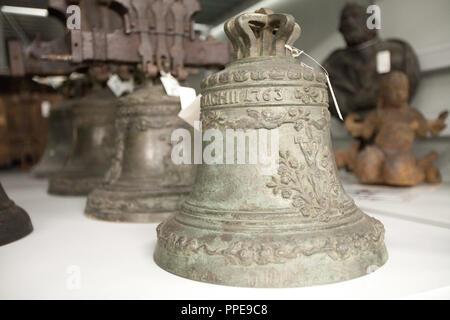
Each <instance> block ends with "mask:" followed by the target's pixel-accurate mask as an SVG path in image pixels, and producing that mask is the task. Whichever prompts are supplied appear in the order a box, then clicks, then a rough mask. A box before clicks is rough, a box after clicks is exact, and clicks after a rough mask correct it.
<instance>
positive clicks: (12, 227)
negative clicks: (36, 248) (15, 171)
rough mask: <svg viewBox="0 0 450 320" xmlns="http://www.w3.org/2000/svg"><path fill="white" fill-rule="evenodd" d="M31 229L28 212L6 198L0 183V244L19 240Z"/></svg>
mask: <svg viewBox="0 0 450 320" xmlns="http://www.w3.org/2000/svg"><path fill="white" fill-rule="evenodd" d="M32 231H33V225H32V224H31V220H30V217H29V216H28V214H27V213H26V212H25V210H23V209H22V208H20V207H18V206H16V205H15V204H14V202H13V201H11V200H10V199H9V198H8V196H7V195H6V192H5V190H4V189H3V187H2V185H1V184H0V246H3V245H5V244H8V243H10V242H13V241H16V240H19V239H21V238H23V237H25V236H27V235H28V234H30V233H31V232H32Z"/></svg>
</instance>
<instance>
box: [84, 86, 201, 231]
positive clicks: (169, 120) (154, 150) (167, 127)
mask: <svg viewBox="0 0 450 320" xmlns="http://www.w3.org/2000/svg"><path fill="white" fill-rule="evenodd" d="M180 110H181V106H180V101H179V98H178V97H170V96H168V95H166V94H165V92H164V89H163V87H162V86H161V84H152V81H151V80H149V81H147V82H146V84H145V85H144V86H142V87H141V88H139V89H138V90H136V91H135V92H133V93H131V94H130V95H128V96H125V97H123V98H121V99H120V102H119V107H118V112H117V119H116V142H115V150H116V154H115V156H114V158H113V161H112V165H111V167H110V169H109V171H108V172H107V174H106V179H105V181H104V183H103V184H102V185H100V186H99V187H97V188H96V189H95V190H94V191H93V192H92V193H90V194H89V197H88V200H87V205H86V210H85V212H86V214H87V215H88V216H91V217H94V218H97V219H102V220H110V221H129V222H161V221H162V220H164V219H165V218H167V217H168V216H169V215H170V214H173V213H174V212H175V211H176V210H177V209H178V208H179V204H180V201H181V199H182V198H183V197H185V196H186V195H188V194H189V192H190V191H191V188H192V184H193V183H194V177H195V167H194V166H192V165H175V164H174V163H173V162H172V160H171V157H170V155H171V150H172V142H171V133H172V131H173V130H175V129H177V128H182V127H188V125H187V124H186V123H185V122H184V121H183V120H181V119H180V118H178V116H177V115H178V113H179V112H180Z"/></svg>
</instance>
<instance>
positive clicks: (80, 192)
mask: <svg viewBox="0 0 450 320" xmlns="http://www.w3.org/2000/svg"><path fill="white" fill-rule="evenodd" d="M116 110H117V98H116V97H115V96H114V95H113V94H112V92H111V91H110V90H109V89H97V90H94V91H93V92H92V93H91V94H89V95H87V96H85V97H83V98H81V99H79V100H78V103H77V105H76V106H75V107H74V108H73V110H72V112H73V142H72V147H71V151H70V155H69V158H68V159H67V161H66V163H65V164H64V166H63V168H62V169H61V170H60V171H58V172H57V173H55V174H54V175H53V176H52V178H51V179H50V181H49V188H48V193H50V194H56V195H70V196H86V195H88V194H89V192H91V191H92V190H93V189H94V188H95V187H97V186H98V185H100V184H101V183H102V182H103V178H104V176H105V173H106V172H107V170H108V168H109V167H110V164H111V159H112V158H113V155H114V141H115V130H114V120H115V115H116Z"/></svg>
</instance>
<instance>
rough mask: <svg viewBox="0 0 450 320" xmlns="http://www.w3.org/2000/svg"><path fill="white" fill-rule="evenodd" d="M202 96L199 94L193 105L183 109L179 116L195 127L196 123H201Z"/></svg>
mask: <svg viewBox="0 0 450 320" xmlns="http://www.w3.org/2000/svg"><path fill="white" fill-rule="evenodd" d="M201 97H202V95H201V94H199V95H198V96H197V97H196V98H195V99H194V101H192V103H191V104H189V105H188V106H187V107H186V108H184V109H182V110H181V111H180V113H178V116H179V117H180V118H181V119H183V120H184V121H186V122H187V123H189V125H191V126H192V127H194V121H200V101H201Z"/></svg>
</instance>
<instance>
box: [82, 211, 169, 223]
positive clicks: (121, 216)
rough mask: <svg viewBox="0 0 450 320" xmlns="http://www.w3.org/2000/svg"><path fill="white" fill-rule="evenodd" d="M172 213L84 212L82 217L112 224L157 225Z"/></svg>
mask: <svg viewBox="0 0 450 320" xmlns="http://www.w3.org/2000/svg"><path fill="white" fill-rule="evenodd" d="M173 214H175V212H174V211H172V212H170V211H167V212H165V211H162V212H142V213H136V212H133V213H129V212H128V213H127V212H123V213H111V212H104V211H94V210H92V211H91V210H87V209H86V210H85V211H84V215H85V216H86V217H87V218H89V219H92V220H95V221H105V222H113V223H142V224H144V223H149V224H159V223H160V222H162V221H164V220H166V219H168V218H170V217H171V216H172V215H173Z"/></svg>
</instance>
